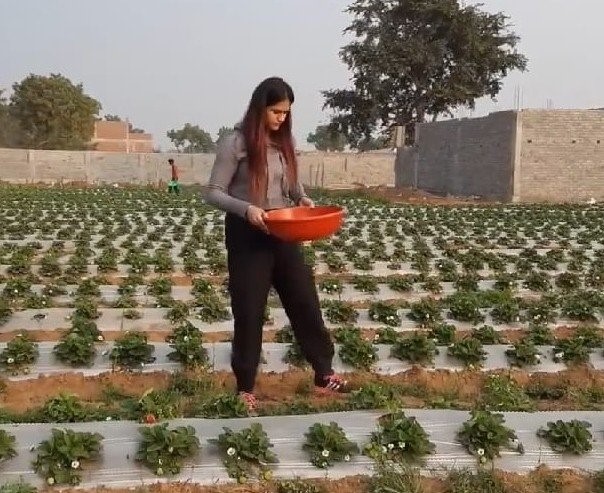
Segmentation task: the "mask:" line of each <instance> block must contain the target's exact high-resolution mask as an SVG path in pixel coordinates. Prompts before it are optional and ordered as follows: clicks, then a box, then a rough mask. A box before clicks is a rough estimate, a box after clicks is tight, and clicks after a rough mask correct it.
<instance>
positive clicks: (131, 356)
mask: <svg viewBox="0 0 604 493" xmlns="http://www.w3.org/2000/svg"><path fill="white" fill-rule="evenodd" d="M154 351H155V347H154V346H153V345H152V344H147V336H146V334H143V333H142V332H137V331H134V332H126V333H125V334H124V335H123V336H121V337H120V338H119V339H117V340H116V341H115V345H114V346H113V349H112V350H111V353H110V355H109V357H110V358H111V361H112V363H113V365H114V366H118V367H125V368H130V369H132V368H140V367H142V366H144V365H145V364H148V363H153V362H154V361H155V358H154V357H153V356H151V355H152V354H153V352H154Z"/></svg>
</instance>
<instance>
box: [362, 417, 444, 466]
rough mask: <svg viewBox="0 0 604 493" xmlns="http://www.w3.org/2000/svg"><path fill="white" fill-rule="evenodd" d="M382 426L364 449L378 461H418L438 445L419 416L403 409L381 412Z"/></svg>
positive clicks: (373, 434)
mask: <svg viewBox="0 0 604 493" xmlns="http://www.w3.org/2000/svg"><path fill="white" fill-rule="evenodd" d="M378 427H379V428H378V431H374V432H372V433H371V438H370V440H369V443H368V444H367V445H366V446H365V448H364V453H365V454H366V455H368V456H369V457H371V458H373V459H375V460H376V461H379V462H383V461H384V460H388V461H394V462H408V461H411V462H416V461H421V460H422V459H423V458H424V456H426V455H428V454H432V453H434V450H435V449H436V447H435V445H434V444H433V443H432V442H430V440H429V439H428V434H427V433H426V431H425V430H424V429H423V428H422V426H421V425H420V424H419V423H418V422H417V420H416V419H415V418H414V417H407V416H406V415H405V413H404V412H403V411H396V412H393V413H390V414H386V415H384V416H381V417H380V418H379V420H378Z"/></svg>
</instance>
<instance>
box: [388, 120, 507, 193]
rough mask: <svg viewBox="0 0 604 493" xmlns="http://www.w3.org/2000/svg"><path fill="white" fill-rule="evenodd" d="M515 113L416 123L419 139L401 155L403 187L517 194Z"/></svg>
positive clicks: (399, 171)
mask: <svg viewBox="0 0 604 493" xmlns="http://www.w3.org/2000/svg"><path fill="white" fill-rule="evenodd" d="M515 135H516V114H515V112H512V111H507V112H499V113H494V114H492V115H489V116H488V117H484V118H475V119H463V120H449V121H442V122H435V123H424V124H419V125H417V126H416V143H415V146H414V147H413V148H411V149H403V150H401V151H400V152H399V153H398V159H397V163H396V176H397V178H398V180H399V181H397V185H398V186H405V187H414V188H419V189H421V190H425V191H428V192H432V193H436V194H440V195H446V194H452V195H456V196H470V195H479V196H481V197H484V198H489V199H498V200H509V199H511V197H512V194H513V167H514V156H515Z"/></svg>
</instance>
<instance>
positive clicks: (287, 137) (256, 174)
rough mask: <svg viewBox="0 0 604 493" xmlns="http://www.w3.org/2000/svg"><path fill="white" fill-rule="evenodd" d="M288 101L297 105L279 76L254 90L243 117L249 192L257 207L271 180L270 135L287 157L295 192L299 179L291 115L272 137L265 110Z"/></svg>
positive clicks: (288, 178) (291, 92)
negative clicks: (268, 166) (267, 158)
mask: <svg viewBox="0 0 604 493" xmlns="http://www.w3.org/2000/svg"><path fill="white" fill-rule="evenodd" d="M285 100H288V101H289V102H290V103H292V104H293V102H294V91H293V90H292V88H291V87H290V85H289V84H288V83H287V82H285V81H284V80H283V79H281V78H280V77H269V78H268V79H265V80H263V81H262V82H261V83H260V84H259V85H258V87H256V89H254V92H253V93H252V97H251V99H250V103H249V105H248V108H247V111H246V113H245V116H244V117H243V122H242V132H243V136H244V139H245V147H246V150H247V159H248V166H249V173H250V193H251V196H252V198H253V201H254V202H256V203H257V204H258V203H259V202H260V201H261V198H262V193H263V191H264V190H265V189H266V184H267V179H268V178H267V169H266V165H267V162H266V147H267V145H268V143H269V136H270V140H271V141H272V142H274V143H275V144H276V145H277V146H278V147H279V149H280V151H281V153H282V155H283V157H284V158H285V161H286V175H287V181H288V183H289V187H290V189H293V187H294V186H295V184H296V182H297V180H298V163H297V161H296V153H295V151H294V143H293V139H292V120H291V113H288V114H287V116H286V118H285V120H284V122H283V123H282V124H281V126H280V127H279V130H277V131H276V132H271V133H270V135H269V131H268V130H267V128H266V108H267V107H269V106H272V105H274V104H277V103H280V102H281V101H285Z"/></svg>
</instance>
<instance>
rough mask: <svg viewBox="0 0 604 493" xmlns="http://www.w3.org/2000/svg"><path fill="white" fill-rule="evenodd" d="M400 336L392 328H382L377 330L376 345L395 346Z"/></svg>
mask: <svg viewBox="0 0 604 493" xmlns="http://www.w3.org/2000/svg"><path fill="white" fill-rule="evenodd" d="M399 337H400V334H399V333H398V332H397V331H396V330H394V328H392V327H382V328H380V329H378V330H377V333H376V334H375V337H374V338H373V342H374V344H395V343H396V342H397V341H398V339H399Z"/></svg>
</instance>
